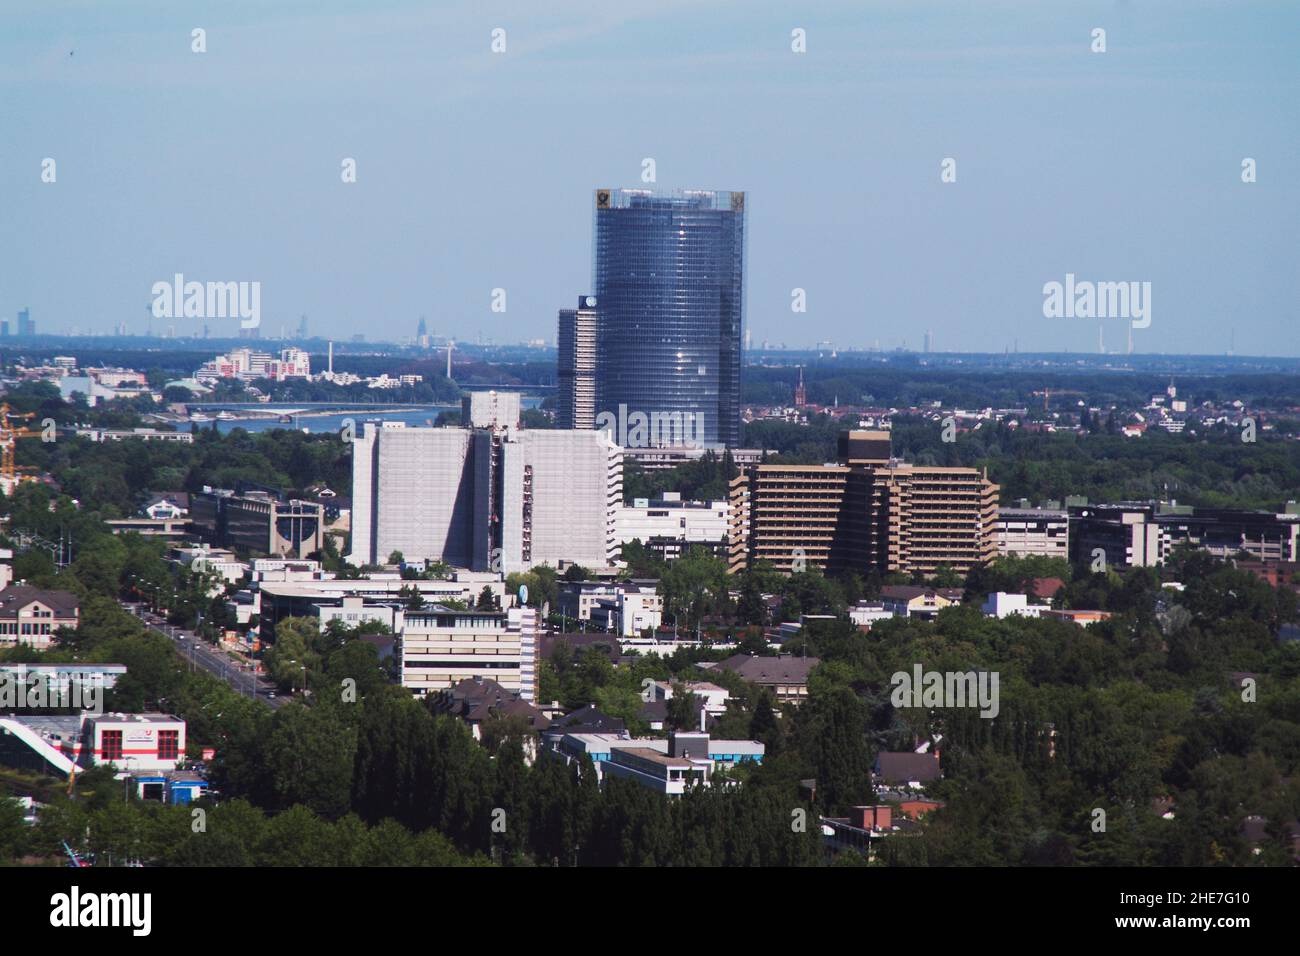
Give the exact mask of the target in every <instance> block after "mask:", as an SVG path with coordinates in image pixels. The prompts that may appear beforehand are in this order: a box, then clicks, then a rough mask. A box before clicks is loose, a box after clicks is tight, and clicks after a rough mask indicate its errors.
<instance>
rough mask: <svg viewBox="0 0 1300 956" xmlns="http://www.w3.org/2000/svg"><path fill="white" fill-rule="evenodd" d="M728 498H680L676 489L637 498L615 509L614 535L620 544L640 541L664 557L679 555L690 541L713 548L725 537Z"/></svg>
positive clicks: (716, 548) (669, 557)
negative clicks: (691, 499)
mask: <svg viewBox="0 0 1300 956" xmlns="http://www.w3.org/2000/svg"><path fill="white" fill-rule="evenodd" d="M730 518H731V505H730V502H728V501H683V500H682V498H681V495H679V494H678V493H677V492H665V494H664V496H663V497H662V498H656V499H648V498H637V499H635V500H634V501H633V502H632V504H631V505H630V506H629V505H624V506H623V507H620V508H619V509H618V512H617V514H616V516H615V535H614V536H615V538H616V540H617V543H618V544H619V545H620V546H622V545H624V544H627V543H628V542H629V541H640V542H641V543H642V544H644V545H645V546H646V547H647V548H649V549H650V550H651V551H654V552H656V553H657V554H658V555H659V556H660V557H662V558H663V559H664V560H667V561H671V560H673V559H675V558H678V557H680V556H681V555H682V554H683V553H684V552H686V551H687V550H689V549H690V547H691V546H692V545H700V546H702V547H706V548H709V549H710V550H714V551H717V550H719V549H720V548H722V547H723V546H724V545H725V543H726V541H727V534H728V531H729V528H730Z"/></svg>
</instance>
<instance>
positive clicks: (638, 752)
mask: <svg viewBox="0 0 1300 956" xmlns="http://www.w3.org/2000/svg"><path fill="white" fill-rule="evenodd" d="M618 751H619V752H620V753H625V754H634V755H635V756H637V757H640V758H642V759H643V760H649V761H650V762H651V763H657V764H660V765H661V766H664V767H682V768H685V769H690V768H692V767H694V766H695V762H694V761H692V760H689V759H687V758H686V757H670V756H668V755H667V754H664V753H660V752H659V751H658V750H651V749H650V748H649V747H619V748H618Z"/></svg>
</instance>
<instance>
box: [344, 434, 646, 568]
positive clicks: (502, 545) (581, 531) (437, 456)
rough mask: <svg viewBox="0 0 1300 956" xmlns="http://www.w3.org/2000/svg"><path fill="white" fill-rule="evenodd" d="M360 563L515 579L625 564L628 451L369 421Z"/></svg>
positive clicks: (567, 438)
mask: <svg viewBox="0 0 1300 956" xmlns="http://www.w3.org/2000/svg"><path fill="white" fill-rule="evenodd" d="M352 488H353V491H352V496H353V502H352V511H353V514H352V552H351V554H349V556H348V560H349V561H351V562H352V563H354V564H379V563H381V562H384V561H386V560H387V558H388V556H389V555H390V554H391V553H392V552H394V551H400V552H401V554H402V556H403V558H405V559H406V560H408V561H411V560H434V561H444V562H446V563H447V564H451V565H455V566H458V567H468V568H473V569H475V570H492V571H500V572H502V573H506V574H509V573H511V572H513V571H525V570H528V569H529V568H531V567H533V566H534V565H537V564H550V565H551V566H553V567H555V566H558V565H559V563H560V561H573V562H576V563H578V564H582V565H586V566H589V567H591V566H594V567H604V566H606V565H607V564H608V563H609V562H610V561H611V560H612V559H613V558H614V557H615V555H616V554H617V544H616V543H615V541H614V530H615V529H614V517H615V512H616V510H617V508H618V507H619V506H620V505H621V504H622V497H623V460H622V454H621V449H619V447H618V446H617V445H614V444H613V443H612V442H611V441H610V440H609V438H608V436H607V435H605V434H604V433H603V432H596V431H567V430H552V429H546V430H538V431H528V430H523V431H517V432H510V431H506V432H495V433H494V432H492V431H491V430H489V429H485V428H479V429H464V428H406V427H404V426H403V425H402V423H400V422H399V423H393V422H385V423H384V424H383V426H382V427H376V426H375V425H374V424H373V423H367V425H366V427H365V430H364V432H363V434H362V435H360V436H358V437H357V438H356V440H355V441H354V444H353V482H352Z"/></svg>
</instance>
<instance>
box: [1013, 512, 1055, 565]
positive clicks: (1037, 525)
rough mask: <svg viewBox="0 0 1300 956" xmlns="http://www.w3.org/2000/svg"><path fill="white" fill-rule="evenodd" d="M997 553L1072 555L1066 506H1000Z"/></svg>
mask: <svg viewBox="0 0 1300 956" xmlns="http://www.w3.org/2000/svg"><path fill="white" fill-rule="evenodd" d="M997 536H998V554H1001V555H1009V556H1011V557H1017V558H1028V557H1043V558H1064V559H1065V560H1067V561H1068V560H1069V558H1070V513H1069V512H1068V511H1066V510H1065V509H1063V508H1060V509H1058V508H999V509H998V523H997Z"/></svg>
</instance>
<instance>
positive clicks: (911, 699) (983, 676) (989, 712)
mask: <svg viewBox="0 0 1300 956" xmlns="http://www.w3.org/2000/svg"><path fill="white" fill-rule="evenodd" d="M889 682H890V683H891V684H893V685H894V690H893V692H892V693H891V694H890V695H889V702H890V703H891V704H893V705H894V706H895V707H916V708H920V707H978V708H979V711H980V716H981V717H984V718H986V719H988V720H992V719H993V718H994V717H996V716H997V715H998V711H999V710H1000V709H1001V704H1000V702H999V694H998V672H997V671H965V672H962V671H925V670H922V669H921V665H920V664H916V665H914V666H913V668H912V673H911V674H909V673H907V671H898V672H897V673H895V674H894V675H893V676H892V677H890V678H889Z"/></svg>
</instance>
